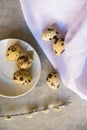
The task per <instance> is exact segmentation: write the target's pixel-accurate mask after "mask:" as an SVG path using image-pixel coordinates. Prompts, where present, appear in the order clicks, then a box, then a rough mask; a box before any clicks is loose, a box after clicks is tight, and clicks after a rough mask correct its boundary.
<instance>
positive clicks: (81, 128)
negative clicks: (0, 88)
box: [0, 0, 87, 130]
mask: <svg viewBox="0 0 87 130" xmlns="http://www.w3.org/2000/svg"><path fill="white" fill-rule="evenodd" d="M4 38H20V39H22V40H25V41H27V42H29V43H30V44H31V45H32V46H33V47H34V48H35V49H36V51H37V52H38V54H39V56H40V59H41V65H42V71H41V77H40V80H39V82H38V84H37V85H36V87H35V89H33V90H32V91H31V92H30V93H29V94H27V95H26V96H24V97H21V98H17V99H5V98H2V97H0V115H1V114H13V113H20V112H27V111H28V109H29V106H32V105H34V104H36V105H37V104H38V105H39V106H43V105H45V104H46V103H49V102H59V100H58V99H59V98H61V99H69V100H70V101H71V102H72V103H71V104H70V105H69V106H67V107H65V108H63V109H62V110H61V111H60V112H55V111H50V112H49V113H48V114H44V113H42V112H41V113H39V114H37V115H34V116H33V117H32V118H31V119H28V118H26V117H25V116H19V117H14V118H13V120H12V121H10V122H8V121H6V120H4V118H0V130H19V129H20V130H87V102H86V101H84V100H82V99H80V98H79V97H78V96H77V95H76V94H74V93H73V92H71V91H70V90H68V89H67V88H65V87H64V86H63V85H62V86H61V87H60V88H59V89H58V90H57V91H53V90H51V89H50V88H49V87H48V86H47V84H46V82H45V79H46V76H47V74H48V73H49V72H51V71H53V67H52V66H51V64H50V62H49V61H48V60H47V58H46V56H45V55H44V53H43V52H42V50H41V49H40V48H39V47H38V45H37V44H36V41H35V40H34V38H33V36H32V35H31V33H30V31H29V29H28V27H27V25H26V23H25V21H24V17H23V14H22V10H21V7H20V3H19V1H18V0H0V40H1V39H4Z"/></svg>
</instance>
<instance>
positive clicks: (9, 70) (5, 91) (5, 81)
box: [0, 38, 41, 98]
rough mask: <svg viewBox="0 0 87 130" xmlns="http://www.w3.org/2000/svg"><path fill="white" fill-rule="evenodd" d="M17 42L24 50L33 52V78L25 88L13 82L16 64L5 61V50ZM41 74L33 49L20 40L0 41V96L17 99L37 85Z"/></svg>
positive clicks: (38, 61)
mask: <svg viewBox="0 0 87 130" xmlns="http://www.w3.org/2000/svg"><path fill="white" fill-rule="evenodd" d="M15 41H19V42H20V45H21V46H22V47H23V48H25V49H26V50H32V51H33V58H34V62H33V65H32V68H31V75H32V77H33V79H32V81H31V83H29V84H28V85H26V86H19V85H16V84H15V83H14V82H13V79H12V77H13V73H14V72H15V71H16V70H18V67H17V65H16V62H10V61H8V60H7V59H6V50H7V47H8V46H10V44H12V43H14V42H15ZM40 72H41V63H40V59H39V57H38V55H37V52H36V51H35V49H34V48H33V47H32V46H31V45H30V44H29V43H27V42H25V41H22V40H20V39H13V38H12V39H5V40H1V41H0V96H2V97H6V98H17V97H20V96H23V95H25V94H27V93H28V92H30V91H31V90H32V89H33V88H34V87H35V85H36V84H37V82H38V80H39V77H40Z"/></svg>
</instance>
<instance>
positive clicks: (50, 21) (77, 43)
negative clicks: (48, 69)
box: [20, 0, 87, 99]
mask: <svg viewBox="0 0 87 130" xmlns="http://www.w3.org/2000/svg"><path fill="white" fill-rule="evenodd" d="M20 3H21V7H22V11H23V14H24V18H25V21H26V23H27V25H28V27H29V29H30V30H31V32H32V34H33V36H34V37H35V39H36V41H37V43H38V44H39V46H40V47H41V48H42V50H43V52H44V53H45V54H46V56H47V57H48V59H49V60H50V62H51V63H52V65H53V67H54V68H55V69H56V71H58V72H59V73H60V75H61V79H62V82H63V84H64V85H65V86H66V87H68V88H70V89H71V90H72V91H74V92H75V93H76V94H78V95H79V96H80V97H81V98H83V99H87V80H86V76H87V61H86V57H87V36H86V35H87V17H86V14H87V2H86V0H66V1H65V0H44V1H41V0H20ZM50 25H55V26H56V27H57V28H58V29H59V32H60V34H61V35H62V36H65V52H64V53H63V54H62V55H60V56H56V55H55V54H54V52H53V50H52V42H45V41H43V40H42V39H41V36H42V32H43V30H44V29H45V28H46V27H48V26H50Z"/></svg>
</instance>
